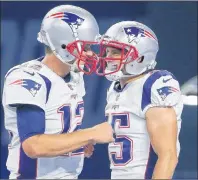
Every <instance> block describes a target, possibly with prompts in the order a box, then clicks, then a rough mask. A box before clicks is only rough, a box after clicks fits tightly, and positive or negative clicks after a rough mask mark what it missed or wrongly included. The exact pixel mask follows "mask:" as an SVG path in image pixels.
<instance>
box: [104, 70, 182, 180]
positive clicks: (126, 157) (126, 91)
mask: <svg viewBox="0 0 198 180" xmlns="http://www.w3.org/2000/svg"><path fill="white" fill-rule="evenodd" d="M117 86H119V83H118V82H113V83H112V85H111V86H110V88H109V91H108V93H107V105H106V109H105V113H106V119H107V120H108V122H109V123H110V124H111V125H112V127H113V129H114V131H115V136H116V137H115V142H114V143H110V144H109V159H110V163H111V166H110V167H111V170H112V172H111V179H151V178H152V173H153V170H154V167H155V163H156V161H157V155H156V154H155V152H154V151H153V149H152V146H151V143H150V138H149V134H148V132H147V126H146V119H145V113H146V111H147V110H148V109H149V108H150V107H159V106H160V107H166V106H172V107H173V108H174V109H175V112H176V115H177V120H178V136H179V132H180V128H181V113H182V109H183V102H182V97H181V92H180V87H179V83H178V81H177V80H176V79H175V77H174V76H173V75H172V74H171V73H169V72H168V71H152V72H149V73H148V74H146V75H145V76H143V77H142V78H140V79H137V80H135V81H133V82H130V83H128V84H126V85H125V87H123V88H122V89H120V90H119V89H118V88H117ZM159 116H160V115H159ZM177 151H178V155H179V152H180V143H179V140H177Z"/></svg>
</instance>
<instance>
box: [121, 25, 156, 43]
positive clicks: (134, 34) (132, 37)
mask: <svg viewBox="0 0 198 180" xmlns="http://www.w3.org/2000/svg"><path fill="white" fill-rule="evenodd" d="M124 32H125V33H126V35H127V37H128V42H129V43H131V42H132V41H135V42H136V43H138V42H139V38H140V37H149V38H153V39H155V40H156V38H155V37H154V36H153V35H152V34H151V33H150V32H148V31H146V30H144V29H141V28H138V27H126V28H124Z"/></svg>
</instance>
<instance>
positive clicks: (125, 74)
mask: <svg viewBox="0 0 198 180" xmlns="http://www.w3.org/2000/svg"><path fill="white" fill-rule="evenodd" d="M156 64H157V62H156V61H154V62H153V64H150V65H148V66H147V67H146V68H145V69H144V70H142V71H141V72H140V73H138V74H129V73H128V72H127V71H126V69H125V66H123V67H122V69H121V70H119V71H117V72H115V73H112V74H108V75H105V77H106V78H107V79H108V80H109V81H119V80H121V79H123V78H128V77H137V76H139V75H142V74H145V73H148V72H149V71H151V70H153V69H154V68H155V66H156ZM123 71H125V72H123ZM110 72H111V71H110V70H105V73H110Z"/></svg>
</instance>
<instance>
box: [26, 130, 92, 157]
mask: <svg viewBox="0 0 198 180" xmlns="http://www.w3.org/2000/svg"><path fill="white" fill-rule="evenodd" d="M92 134H93V130H92V129H91V128H90V129H85V130H80V131H76V132H73V133H68V134H52V135H47V134H42V135H38V136H35V137H34V136H33V137H31V138H36V139H34V140H33V141H32V142H34V143H31V147H30V148H28V149H27V148H26V151H25V152H26V154H27V155H28V156H30V157H32V158H37V157H54V156H59V155H63V154H65V153H68V152H72V151H75V150H77V149H79V148H81V147H82V146H84V145H86V144H88V143H90V142H91V141H92ZM23 147H24V146H23Z"/></svg>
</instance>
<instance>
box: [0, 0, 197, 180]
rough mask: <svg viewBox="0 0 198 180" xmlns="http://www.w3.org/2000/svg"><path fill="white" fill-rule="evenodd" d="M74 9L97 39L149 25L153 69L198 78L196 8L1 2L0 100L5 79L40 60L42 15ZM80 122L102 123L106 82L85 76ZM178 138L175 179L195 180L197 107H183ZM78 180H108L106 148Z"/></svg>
mask: <svg viewBox="0 0 198 180" xmlns="http://www.w3.org/2000/svg"><path fill="white" fill-rule="evenodd" d="M61 4H73V5H77V6H80V7H82V8H85V9H87V10H88V11H90V12H91V13H92V14H93V15H94V16H95V17H96V19H97V21H98V23H99V26H100V33H104V32H105V30H106V29H107V28H108V27H110V26H111V25H113V24H114V23H116V22H118V21H122V20H136V21H140V22H142V23H145V24H146V25H148V26H149V27H150V28H151V29H153V31H154V32H155V33H156V35H157V37H158V39H159V45H160V50H159V53H158V56H157V62H158V64H157V68H158V69H167V70H168V71H171V72H172V73H173V74H174V75H175V76H176V77H177V79H178V80H179V82H180V84H183V83H184V82H185V81H186V80H188V79H189V78H191V77H193V76H195V75H197V2H129V1H128V2H102V1H101V2H1V51H0V52H1V94H2V88H3V79H4V75H5V73H6V72H7V71H8V69H10V68H11V67H13V66H14V65H16V64H19V63H22V62H24V61H28V60H31V59H34V58H37V57H39V56H42V55H43V54H44V53H43V47H42V45H41V44H39V43H38V42H37V40H36V38H37V33H38V32H39V29H40V24H41V21H42V18H43V17H44V15H45V14H46V13H47V12H48V11H49V10H50V9H51V8H53V7H54V6H57V5H61ZM85 83H86V92H87V94H86V96H85V116H84V123H83V127H90V126H93V125H95V124H98V123H100V122H102V121H103V120H104V107H105V103H106V90H107V88H108V86H109V84H110V82H108V81H107V80H106V79H105V78H103V77H97V76H95V75H91V76H85ZM182 118H183V124H182V130H181V134H180V142H181V154H180V159H179V164H178V166H177V170H176V173H175V178H186V179H190V178H197V107H190V106H185V107H184V111H183V115H182ZM0 120H1V158H0V160H1V165H0V167H1V174H0V178H8V171H7V170H6V166H5V164H6V159H7V143H8V136H7V132H6V131H5V129H4V125H3V110H2V106H1V119H0ZM80 178H110V170H109V161H108V155H107V146H106V145H96V147H95V153H94V155H93V156H92V158H91V159H87V160H86V161H85V165H84V170H83V172H82V173H81V176H80Z"/></svg>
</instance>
